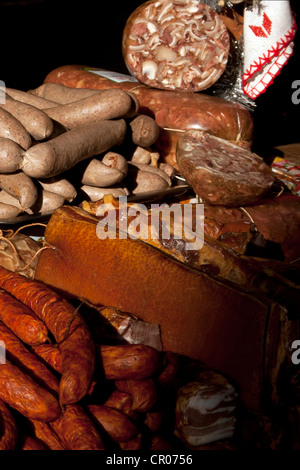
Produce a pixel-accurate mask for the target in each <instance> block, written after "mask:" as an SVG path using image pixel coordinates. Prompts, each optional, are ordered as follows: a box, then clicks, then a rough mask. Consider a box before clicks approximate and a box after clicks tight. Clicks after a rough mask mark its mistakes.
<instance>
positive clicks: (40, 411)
mask: <svg viewBox="0 0 300 470" xmlns="http://www.w3.org/2000/svg"><path fill="white" fill-rule="evenodd" d="M0 398H1V399H2V400H3V401H4V402H5V403H6V404H7V405H9V406H11V407H12V408H14V409H16V410H17V411H19V412H20V413H21V414H22V415H24V416H25V417H27V418H33V419H38V420H41V421H52V420H54V419H57V418H58V417H59V416H60V414H61V409H60V406H59V403H58V401H57V400H56V398H55V397H54V396H53V395H52V394H51V393H50V392H48V390H46V389H45V388H43V387H41V386H40V385H39V384H38V383H37V382H35V381H34V380H33V379H32V378H31V377H30V376H29V375H27V374H26V373H24V372H23V371H22V369H20V368H19V367H17V366H15V365H14V364H12V363H11V362H10V361H8V360H6V362H5V364H0Z"/></svg>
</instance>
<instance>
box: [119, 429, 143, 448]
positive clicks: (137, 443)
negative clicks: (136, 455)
mask: <svg viewBox="0 0 300 470" xmlns="http://www.w3.org/2000/svg"><path fill="white" fill-rule="evenodd" d="M119 446H120V448H121V449H122V450H141V449H142V447H143V436H142V433H140V434H138V435H137V436H135V437H133V438H132V439H129V441H126V442H119Z"/></svg>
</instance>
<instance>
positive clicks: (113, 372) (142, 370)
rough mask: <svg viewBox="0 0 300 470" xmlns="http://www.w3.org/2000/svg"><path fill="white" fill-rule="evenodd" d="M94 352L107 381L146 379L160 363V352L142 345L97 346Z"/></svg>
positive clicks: (154, 371)
mask: <svg viewBox="0 0 300 470" xmlns="http://www.w3.org/2000/svg"><path fill="white" fill-rule="evenodd" d="M96 350H97V351H98V355H99V359H100V361H101V363H102V367H103V369H104V374H105V377H106V378H107V379H108V380H119V379H136V380H137V379H139V380H141V379H146V378H148V377H150V376H152V375H154V374H155V373H156V371H157V370H158V367H159V365H160V363H161V354H160V352H159V351H157V350H156V349H154V348H152V347H151V346H147V345H144V344H121V345H113V346H107V345H97V346H96Z"/></svg>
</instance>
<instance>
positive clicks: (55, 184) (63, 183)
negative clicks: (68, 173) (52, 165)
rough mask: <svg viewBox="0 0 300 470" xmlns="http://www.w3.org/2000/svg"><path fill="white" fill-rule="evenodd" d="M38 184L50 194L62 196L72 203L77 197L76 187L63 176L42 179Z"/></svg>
mask: <svg viewBox="0 0 300 470" xmlns="http://www.w3.org/2000/svg"><path fill="white" fill-rule="evenodd" d="M38 182H39V184H40V185H41V186H42V188H43V189H45V190H46V191H48V192H50V193H54V194H58V195H60V196H62V197H63V199H64V200H66V201H68V202H72V201H73V200H74V199H75V198H76V196H77V191H76V188H75V187H74V185H73V184H72V183H71V182H70V181H69V180H67V179H66V178H63V177H61V176H56V177H53V178H48V179H40V180H38Z"/></svg>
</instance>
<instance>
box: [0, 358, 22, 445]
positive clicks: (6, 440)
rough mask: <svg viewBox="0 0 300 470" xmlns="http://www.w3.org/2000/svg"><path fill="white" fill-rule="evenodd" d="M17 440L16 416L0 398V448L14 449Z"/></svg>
mask: <svg viewBox="0 0 300 470" xmlns="http://www.w3.org/2000/svg"><path fill="white" fill-rule="evenodd" d="M0 367H1V365H0ZM17 441H18V428H17V423H16V421H15V418H14V417H13V415H12V413H11V411H10V409H9V408H8V406H7V405H6V404H5V403H4V401H3V400H1V399H0V450H14V449H15V447H16V445H17Z"/></svg>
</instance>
